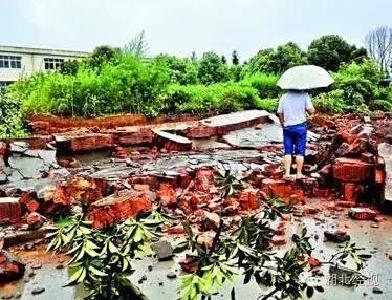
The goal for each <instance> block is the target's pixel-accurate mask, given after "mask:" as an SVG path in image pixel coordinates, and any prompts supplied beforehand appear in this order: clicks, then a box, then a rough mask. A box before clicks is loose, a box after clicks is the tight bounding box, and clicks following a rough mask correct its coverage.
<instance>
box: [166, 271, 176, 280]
mask: <svg viewBox="0 0 392 300" xmlns="http://www.w3.org/2000/svg"><path fill="white" fill-rule="evenodd" d="M167 278H169V279H175V278H177V274H176V273H174V272H170V273H168V274H167Z"/></svg>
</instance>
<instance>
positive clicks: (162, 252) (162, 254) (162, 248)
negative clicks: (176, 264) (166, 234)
mask: <svg viewBox="0 0 392 300" xmlns="http://www.w3.org/2000/svg"><path fill="white" fill-rule="evenodd" d="M151 249H152V250H153V251H154V252H155V253H156V255H157V258H158V260H167V259H170V258H172V257H173V253H174V249H173V246H172V244H171V243H170V242H169V241H167V240H161V241H158V242H155V243H152V244H151Z"/></svg>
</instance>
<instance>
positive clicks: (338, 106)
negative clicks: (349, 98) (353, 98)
mask: <svg viewBox="0 0 392 300" xmlns="http://www.w3.org/2000/svg"><path fill="white" fill-rule="evenodd" d="M343 93H344V91H343V90H339V89H336V90H333V91H330V92H328V93H321V94H319V95H317V96H316V97H315V98H314V99H313V100H312V102H313V105H314V107H315V109H316V111H318V112H321V113H332V114H343V113H345V112H347V105H346V104H345V102H344V100H343Z"/></svg>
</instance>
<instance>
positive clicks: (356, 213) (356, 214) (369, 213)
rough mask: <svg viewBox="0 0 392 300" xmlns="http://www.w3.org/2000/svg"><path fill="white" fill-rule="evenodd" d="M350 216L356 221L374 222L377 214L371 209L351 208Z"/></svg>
mask: <svg viewBox="0 0 392 300" xmlns="http://www.w3.org/2000/svg"><path fill="white" fill-rule="evenodd" d="M348 215H349V216H350V217H351V218H353V219H355V220H373V219H374V217H375V216H376V212H375V211H374V210H371V209H369V208H359V207H358V208H350V209H349V211H348Z"/></svg>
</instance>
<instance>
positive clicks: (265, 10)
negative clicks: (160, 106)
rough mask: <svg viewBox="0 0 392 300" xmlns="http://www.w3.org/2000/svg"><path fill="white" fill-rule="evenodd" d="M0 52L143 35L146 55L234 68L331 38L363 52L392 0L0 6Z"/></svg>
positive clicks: (12, 0) (387, 20) (82, 0)
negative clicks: (235, 58)
mask: <svg viewBox="0 0 392 300" xmlns="http://www.w3.org/2000/svg"><path fill="white" fill-rule="evenodd" d="M0 8H1V9H0V11H1V12H2V13H1V17H0V28H2V30H1V34H0V44H1V45H15V46H35V47H45V48H59V49H72V50H87V51H91V50H92V49H93V48H94V47H95V46H97V45H103V44H106V45H112V46H120V47H122V46H124V45H125V44H126V43H128V42H129V41H130V40H131V39H132V37H134V36H136V35H137V34H138V33H140V32H141V31H142V30H145V35H146V40H147V42H148V45H149V55H155V54H159V53H169V54H172V55H177V56H181V57H188V56H190V55H191V53H192V51H196V54H197V56H199V57H200V56H201V55H202V53H203V52H205V51H210V50H213V51H216V52H217V53H219V54H220V55H226V56H230V55H231V52H232V51H233V50H237V51H238V53H239V55H240V58H241V60H244V59H247V58H249V57H251V56H253V55H254V54H256V53H257V51H258V50H259V49H263V48H268V47H276V46H277V45H279V44H283V43H286V42H289V41H293V42H296V43H298V44H299V45H300V46H301V47H302V48H304V49H306V47H307V46H308V44H309V43H310V42H311V40H312V39H315V38H317V37H320V36H322V35H325V34H338V35H341V36H342V37H343V38H345V39H346V40H347V41H348V42H350V43H355V44H356V45H358V46H361V45H363V43H364V39H365V36H366V34H367V33H368V32H369V30H371V29H374V28H376V27H378V26H380V25H387V26H392V16H391V12H392V0H0Z"/></svg>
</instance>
